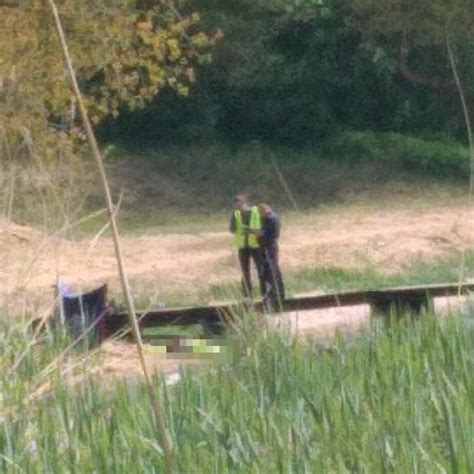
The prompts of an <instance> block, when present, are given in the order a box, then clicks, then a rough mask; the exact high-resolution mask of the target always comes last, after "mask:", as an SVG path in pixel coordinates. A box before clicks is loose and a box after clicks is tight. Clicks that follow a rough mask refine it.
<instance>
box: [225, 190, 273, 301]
mask: <svg viewBox="0 0 474 474" xmlns="http://www.w3.org/2000/svg"><path fill="white" fill-rule="evenodd" d="M232 207H233V210H234V212H233V213H232V216H231V218H230V223H229V230H230V232H231V233H232V234H234V242H235V245H236V247H237V249H238V254H239V264H240V269H241V271H242V291H243V294H244V296H245V297H246V298H250V299H251V298H252V279H251V271H250V264H251V261H252V260H253V261H254V264H255V267H256V269H257V274H258V280H259V283H260V293H261V295H262V297H263V296H264V295H265V293H266V286H265V278H264V257H263V253H262V249H261V247H260V242H259V233H260V231H261V227H262V220H261V215H260V211H259V209H258V207H257V206H251V205H250V203H249V200H248V197H247V196H245V195H239V196H236V197H235V198H234V199H233V201H232Z"/></svg>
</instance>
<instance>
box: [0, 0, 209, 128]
mask: <svg viewBox="0 0 474 474" xmlns="http://www.w3.org/2000/svg"><path fill="white" fill-rule="evenodd" d="M58 6H59V8H60V14H61V18H62V21H63V22H64V25H65V30H66V35H67V38H68V42H69V47H70V50H71V54H72V57H73V59H74V65H75V68H76V70H77V73H78V76H79V79H80V82H81V85H82V88H83V90H84V92H85V96H86V99H87V105H88V107H89V109H90V111H91V116H92V119H93V120H94V121H95V122H99V121H100V120H101V119H102V118H104V117H105V116H107V115H114V116H116V115H117V114H118V111H119V109H120V107H123V106H126V107H129V108H131V109H135V108H138V107H142V106H143V105H144V104H145V103H147V102H149V101H150V100H151V99H153V98H154V97H155V96H156V95H157V94H158V93H159V92H160V91H161V89H163V88H164V87H167V86H168V87H172V88H174V89H175V90H176V91H177V92H178V93H180V94H182V95H187V94H188V93H189V87H190V86H191V85H192V83H193V82H194V70H193V67H194V64H195V62H196V61H197V60H200V59H203V53H205V52H207V47H208V46H209V41H208V38H207V36H206V35H205V34H203V33H202V31H200V30H199V29H198V26H197V25H198V23H199V15H197V14H191V15H188V16H186V17H184V18H183V17H177V15H176V14H175V12H174V10H172V9H170V8H169V7H168V6H166V5H163V4H162V3H161V2H148V5H147V6H143V5H142V2H139V1H133V0H120V1H115V0H114V1H107V2H105V3H104V2H100V3H97V2H94V3H91V2H88V1H79V2H77V1H71V0H63V1H61V2H59V5H58ZM0 10H1V12H0V13H1V14H0V29H1V31H2V32H3V34H2V36H1V37H0V49H1V50H2V61H1V62H0V79H1V80H2V82H4V83H5V82H7V83H8V89H9V90H8V96H9V99H8V100H9V101H10V102H11V101H12V100H16V102H19V103H21V104H24V103H25V102H30V103H32V105H33V106H35V107H38V105H37V104H39V106H40V107H41V106H42V107H45V108H46V109H47V111H48V114H49V116H51V117H59V118H68V119H69V120H71V117H68V113H69V112H70V109H71V106H72V105H74V100H73V98H72V94H71V91H70V86H69V83H68V80H67V77H66V75H65V69H64V65H63V59H62V53H61V50H60V48H59V45H58V40H57V38H56V32H55V30H54V23H53V21H52V16H51V13H50V12H49V11H48V9H47V8H46V5H45V3H44V2H43V1H40V0H35V1H33V2H30V4H28V5H23V4H22V5H19V6H17V7H14V8H10V7H2V6H1V5H0ZM12 97H13V98H12ZM72 122H74V120H73V118H72Z"/></svg>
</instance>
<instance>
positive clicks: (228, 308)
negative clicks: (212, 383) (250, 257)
mask: <svg viewBox="0 0 474 474" xmlns="http://www.w3.org/2000/svg"><path fill="white" fill-rule="evenodd" d="M471 291H474V283H473V284H463V285H461V286H460V285H458V284H456V283H447V284H435V285H423V286H407V287H397V288H386V289H380V290H367V291H354V292H343V293H336V294H328V295H316V296H305V297H297V298H289V299H286V300H285V301H284V302H283V305H282V308H281V310H282V311H283V312H289V311H306V310H312V309H324V308H331V307H338V306H357V305H361V304H369V305H371V306H379V307H389V306H390V305H391V304H392V303H393V304H400V303H401V306H403V303H404V302H406V303H407V304H408V305H410V302H416V305H418V302H419V301H422V300H424V299H425V298H428V297H433V298H434V297H440V296H454V295H457V294H459V293H460V294H467V293H469V292H471ZM416 305H415V303H413V306H414V307H415V306H416ZM244 309H245V306H244V305H243V304H240V305H239V304H237V303H236V304H230V305H226V304H220V305H213V306H197V307H187V308H186V307H184V308H163V309H158V310H153V311H150V312H148V313H145V314H143V313H138V317H139V319H140V327H141V328H147V327H157V326H166V325H170V324H179V325H192V324H203V325H205V326H213V325H214V326H218V325H219V324H221V322H222V317H223V316H225V315H226V316H228V317H232V315H233V314H236V313H237V312H241V311H242V310H244ZM254 309H255V310H256V311H263V310H264V307H263V304H262V303H261V302H257V303H256V304H255V305H254ZM126 324H127V316H126V314H124V313H120V314H115V315H109V316H108V318H107V321H106V325H107V333H108V334H111V333H113V332H115V331H117V330H118V329H120V328H122V327H124V326H125V325H126Z"/></svg>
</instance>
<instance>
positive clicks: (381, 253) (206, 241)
mask: <svg viewBox="0 0 474 474" xmlns="http://www.w3.org/2000/svg"><path fill="white" fill-rule="evenodd" d="M472 217H473V212H472V210H469V209H468V208H467V207H462V206H447V207H443V208H439V209H406V210H393V209H388V210H370V209H361V208H352V209H347V210H336V211H332V212H323V213H321V214H318V213H314V214H312V215H309V216H304V217H299V218H298V219H296V218H290V219H288V220H286V221H285V222H284V224H285V226H284V229H283V233H282V238H281V264H282V268H283V271H284V272H287V271H292V270H297V269H299V268H308V267H318V266H325V265H331V266H336V267H341V268H356V267H361V266H366V265H373V266H374V267H375V268H382V269H384V270H386V271H396V270H397V269H399V268H400V267H401V266H402V265H403V264H406V263H408V262H410V261H413V260H416V259H423V258H433V257H436V256H440V255H444V254H449V253H453V252H458V251H459V250H460V249H462V248H463V247H467V246H470V245H472V242H473V232H471V230H472ZM225 225H226V223H223V227H224V226H225ZM122 242H123V249H124V257H125V265H126V268H127V271H128V274H129V277H130V280H131V282H132V286H133V287H135V288H139V290H138V293H140V292H143V294H144V293H148V294H149V295H155V297H156V300H157V302H159V300H160V295H162V294H164V293H167V292H168V293H169V292H172V291H183V290H186V291H189V292H192V291H195V290H196V289H197V288H205V287H207V286H209V285H213V284H222V283H228V282H232V281H235V282H237V281H238V279H239V273H238V267H237V261H236V255H235V252H234V251H233V249H232V241H231V236H230V235H229V234H228V233H227V232H209V233H201V234H194V235H191V234H161V235H159V234H157V235H146V236H138V237H136V236H125V237H123V238H122ZM0 262H1V265H0V288H1V294H0V298H1V300H2V301H0V304H1V305H5V304H6V303H7V302H8V301H16V302H18V301H19V298H20V297H21V296H23V294H24V292H27V294H28V301H29V304H33V303H34V305H35V306H34V308H30V309H32V310H35V311H37V310H38V308H43V309H44V308H46V307H47V306H48V304H49V303H50V302H51V296H52V294H53V288H52V287H53V285H54V284H55V282H56V280H57V278H58V277H59V278H61V279H62V280H64V281H65V282H66V283H67V284H68V285H70V286H71V287H72V288H73V289H75V290H79V289H87V288H91V287H94V286H96V285H98V284H102V283H104V282H105V283H108V284H109V286H110V288H111V292H112V293H114V292H116V291H118V290H119V281H118V278H117V267H116V263H115V259H114V249H113V244H112V241H111V239H109V238H100V239H91V240H86V239H85V240H81V241H69V240H65V239H61V238H59V237H54V236H46V235H43V234H42V233H41V232H40V231H39V230H35V229H31V228H29V227H23V226H19V225H15V224H13V223H9V222H6V221H0ZM20 299H21V298H20ZM23 299H24V298H23ZM10 313H11V311H10Z"/></svg>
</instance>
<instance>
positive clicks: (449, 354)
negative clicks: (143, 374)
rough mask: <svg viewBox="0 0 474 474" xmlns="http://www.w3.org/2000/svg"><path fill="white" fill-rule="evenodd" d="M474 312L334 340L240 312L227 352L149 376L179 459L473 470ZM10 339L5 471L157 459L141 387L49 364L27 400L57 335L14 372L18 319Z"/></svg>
mask: <svg viewBox="0 0 474 474" xmlns="http://www.w3.org/2000/svg"><path fill="white" fill-rule="evenodd" d="M473 323H474V320H473V315H472V313H471V314H469V315H468V316H465V317H463V318H460V317H455V318H451V319H448V320H444V321H442V322H440V321H437V320H435V319H434V318H433V317H431V316H430V315H424V317H423V318H422V319H421V320H418V321H416V322H414V321H413V320H411V319H406V320H402V321H401V322H399V323H397V324H394V325H392V326H391V328H390V329H389V330H386V329H385V330H381V329H374V331H373V332H371V333H368V334H366V335H364V336H360V337H359V338H357V339H353V340H351V341H349V340H345V339H344V338H343V337H339V338H338V339H337V340H336V341H334V344H333V347H332V348H331V349H330V350H327V349H322V348H321V347H319V346H318V345H316V344H314V343H312V342H310V341H306V342H304V341H295V340H292V339H289V338H288V337H287V336H285V335H284V334H278V333H274V332H272V331H267V332H265V334H266V336H264V335H263V334H264V333H262V332H260V331H256V330H255V326H254V325H252V324H248V327H247V328H245V327H243V329H242V331H243V333H242V338H244V339H245V340H244V339H242V342H243V343H244V344H243V345H244V347H245V350H244V351H243V354H244V355H243V356H242V357H240V358H238V359H237V358H236V360H235V361H234V362H233V363H225V364H222V365H219V366H217V367H215V368H211V369H209V368H207V369H203V370H202V371H199V372H197V373H192V372H189V371H183V372H182V378H181V380H180V381H179V382H178V383H177V384H176V385H174V386H173V387H166V386H165V385H164V383H163V380H162V379H160V378H156V379H155V383H156V390H157V391H159V392H160V393H161V395H162V396H163V397H164V399H165V400H166V405H167V419H168V423H169V426H170V431H171V435H172V438H173V441H174V444H175V448H176V458H177V464H178V467H177V472H193V473H194V472H196V473H209V472H215V473H224V472H239V473H248V472H262V473H267V472H268V473H273V472H295V473H296V472H337V473H339V472H341V473H343V472H449V473H468V472H472V471H473V470H474V450H473V449H472V448H473V432H472V426H473V423H474V378H473V377H472V373H473V370H474V357H473V352H472V348H473V347H474V324H473ZM7 339H8V344H5V345H2V347H1V362H2V372H1V375H0V380H1V395H2V398H1V419H0V422H1V427H2V429H1V430H0V446H1V454H0V470H1V471H2V472H12V473H13V472H15V473H16V472H28V473H30V472H51V473H65V472H101V473H102V472H104V473H105V472H111V473H112V472H113V473H116V472H161V470H162V466H163V462H162V461H163V459H162V450H161V447H160V446H159V445H158V443H157V438H156V435H155V432H154V423H153V414H152V410H151V409H150V406H149V403H148V398H147V393H146V390H145V387H143V386H142V385H140V384H138V385H127V384H125V383H117V384H115V385H113V386H110V384H108V385H107V386H103V385H101V384H100V381H94V380H92V379H91V378H89V377H87V374H85V376H84V379H83V382H82V383H80V384H76V385H74V386H73V385H70V384H67V383H65V382H64V380H62V378H61V377H59V376H57V374H56V376H54V375H53V377H52V379H53V385H52V387H51V390H50V391H49V392H47V393H44V394H42V395H41V396H39V397H37V398H36V399H34V400H30V401H29V402H28V403H27V402H25V398H26V397H27V396H28V394H31V393H32V392H34V389H35V387H36V385H37V381H38V379H39V378H40V373H41V371H42V369H43V368H44V366H45V364H47V363H48V362H49V360H48V358H51V357H52V356H53V355H54V354H55V353H56V351H57V346H56V345H55V344H56V343H57V341H56V342H54V339H53V338H50V339H48V340H47V341H46V342H45V344H43V346H39V347H37V349H36V350H35V352H34V353H31V354H29V356H28V357H27V358H26V359H25V361H24V363H23V364H21V366H20V368H19V370H18V371H15V373H13V374H12V373H10V372H9V370H8V369H9V368H10V367H11V364H12V361H13V360H14V359H15V356H16V354H17V352H18V350H20V349H21V347H22V345H24V344H25V338H24V334H22V332H21V330H20V329H18V328H17V329H16V330H15V331H10V332H9V333H8V335H7ZM4 340H5V339H4Z"/></svg>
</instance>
